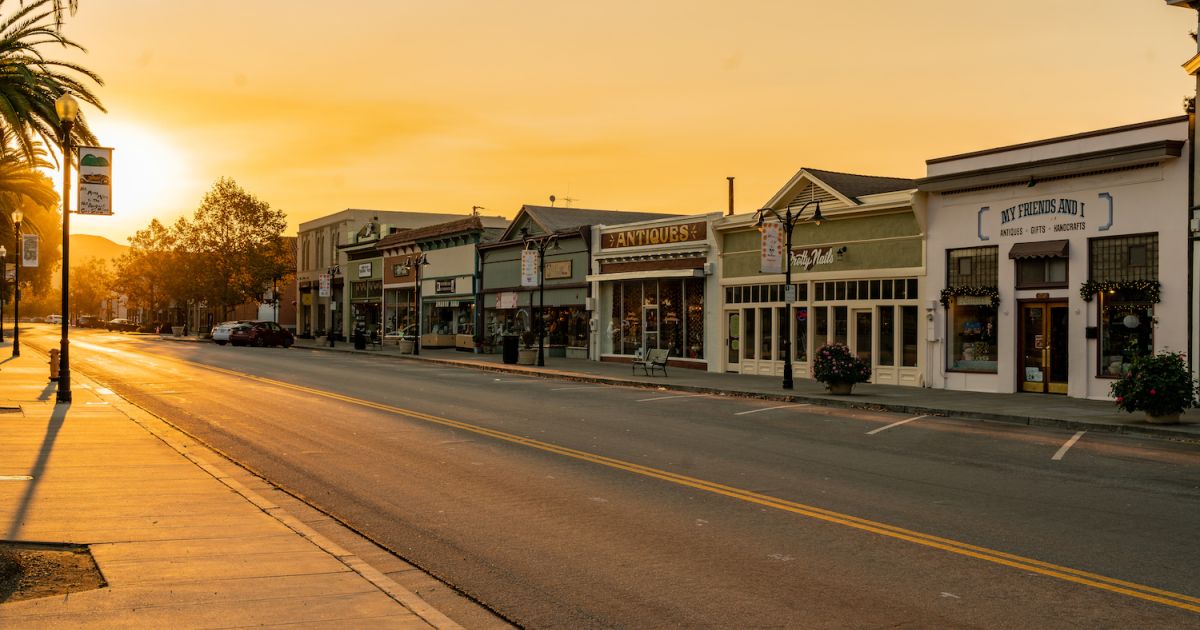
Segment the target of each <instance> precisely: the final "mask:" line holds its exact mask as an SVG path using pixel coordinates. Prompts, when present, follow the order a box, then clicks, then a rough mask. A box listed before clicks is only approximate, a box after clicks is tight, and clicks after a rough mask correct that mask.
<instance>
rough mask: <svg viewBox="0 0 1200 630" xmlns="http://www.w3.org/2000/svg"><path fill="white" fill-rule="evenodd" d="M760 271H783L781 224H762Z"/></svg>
mask: <svg viewBox="0 0 1200 630" xmlns="http://www.w3.org/2000/svg"><path fill="white" fill-rule="evenodd" d="M761 271H762V273H783V225H782V224H779V223H764V224H763V226H762V269H761Z"/></svg>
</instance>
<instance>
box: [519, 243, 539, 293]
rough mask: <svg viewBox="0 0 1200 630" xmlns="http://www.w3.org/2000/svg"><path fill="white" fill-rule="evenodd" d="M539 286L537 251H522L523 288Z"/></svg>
mask: <svg viewBox="0 0 1200 630" xmlns="http://www.w3.org/2000/svg"><path fill="white" fill-rule="evenodd" d="M537 285H538V253H537V250H536V249H523V250H521V286H523V287H536V286H537Z"/></svg>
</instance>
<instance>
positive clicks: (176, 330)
mask: <svg viewBox="0 0 1200 630" xmlns="http://www.w3.org/2000/svg"><path fill="white" fill-rule="evenodd" d="M171 334H172V335H174V336H176V337H182V336H183V326H172V327H171Z"/></svg>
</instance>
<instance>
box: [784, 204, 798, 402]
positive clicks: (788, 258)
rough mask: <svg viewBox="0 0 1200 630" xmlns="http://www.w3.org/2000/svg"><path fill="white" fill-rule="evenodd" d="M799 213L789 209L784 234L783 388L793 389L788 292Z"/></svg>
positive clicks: (790, 315) (790, 313) (790, 318)
mask: <svg viewBox="0 0 1200 630" xmlns="http://www.w3.org/2000/svg"><path fill="white" fill-rule="evenodd" d="M799 216H800V215H799V213H797V214H796V216H795V217H793V216H792V209H791V208H788V209H787V221H785V222H784V225H783V227H784V229H786V230H787V234H786V235H784V239H783V242H784V243H785V245H784V251H783V278H784V280H783V296H784V299H783V322H781V323H782V324H783V325H782V326H780V329H781V330H780V332H781V333H782V334H783V339H782V340H781V342H780V345H781V346H782V347H783V388H784V389H792V303H791V302H790V301H788V299H787V296H788V292H790V291H791V290H792V224H793V222H794V221H795V219H796V218H799Z"/></svg>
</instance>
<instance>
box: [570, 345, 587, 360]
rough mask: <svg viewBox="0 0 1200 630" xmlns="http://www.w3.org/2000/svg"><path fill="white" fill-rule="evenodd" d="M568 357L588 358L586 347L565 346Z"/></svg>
mask: <svg viewBox="0 0 1200 630" xmlns="http://www.w3.org/2000/svg"><path fill="white" fill-rule="evenodd" d="M567 358H568V359H586V358H588V349H587V348H586V347H575V346H567Z"/></svg>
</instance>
